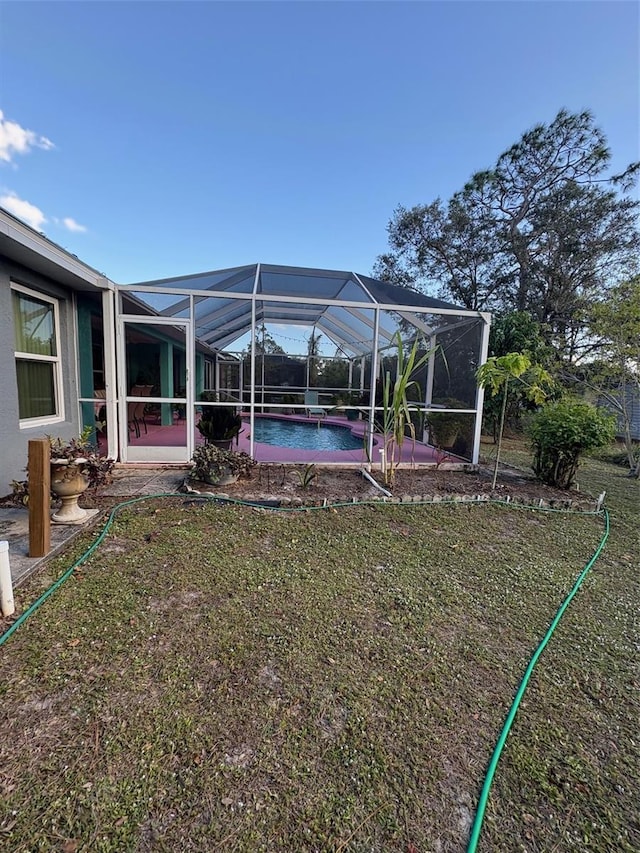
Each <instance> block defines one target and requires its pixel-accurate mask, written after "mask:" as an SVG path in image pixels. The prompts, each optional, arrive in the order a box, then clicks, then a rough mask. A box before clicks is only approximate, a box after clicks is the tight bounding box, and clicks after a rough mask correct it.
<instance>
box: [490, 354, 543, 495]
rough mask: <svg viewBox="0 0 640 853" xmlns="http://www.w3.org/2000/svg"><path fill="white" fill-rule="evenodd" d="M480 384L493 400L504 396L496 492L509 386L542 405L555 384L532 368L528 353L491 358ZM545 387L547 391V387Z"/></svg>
mask: <svg viewBox="0 0 640 853" xmlns="http://www.w3.org/2000/svg"><path fill="white" fill-rule="evenodd" d="M477 377H478V383H479V384H480V385H481V386H482V387H483V388H488V389H489V391H490V392H491V396H492V397H495V396H496V395H497V394H498V393H499V392H500V393H501V395H502V404H501V408H500V420H499V425H498V447H497V449H496V461H495V465H494V469H493V483H492V486H491V488H493V489H495V487H496V480H497V479H498V466H499V464H500V451H501V449H502V436H503V433H504V424H505V419H506V411H507V401H508V399H509V383H511V385H514V384H515V385H516V386H517V387H518V388H519V389H520V393H522V394H524V395H525V396H526V397H527V398H528V399H529V400H531V401H532V402H533V403H535V404H536V405H541V404H542V403H543V402H544V401H545V400H546V398H547V390H546V389H547V388H549V387H550V386H551V384H552V380H551V376H550V375H549V373H547V371H546V370H545V369H544V368H543V367H541V366H540V365H539V364H533V363H532V361H531V358H530V357H529V356H528V355H527V354H526V353H521V352H510V353H507V354H506V355H502V356H492V357H490V358H488V359H487V361H486V362H485V364H483V365H481V366H480V367H479V368H478V371H477ZM545 386H546V387H545Z"/></svg>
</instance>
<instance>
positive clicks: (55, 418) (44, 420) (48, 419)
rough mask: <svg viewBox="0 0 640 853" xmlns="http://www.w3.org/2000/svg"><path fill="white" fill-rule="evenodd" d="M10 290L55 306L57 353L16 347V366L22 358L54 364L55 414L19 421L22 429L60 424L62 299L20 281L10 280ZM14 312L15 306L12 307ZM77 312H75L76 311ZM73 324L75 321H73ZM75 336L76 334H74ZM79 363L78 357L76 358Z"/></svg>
mask: <svg viewBox="0 0 640 853" xmlns="http://www.w3.org/2000/svg"><path fill="white" fill-rule="evenodd" d="M9 287H10V290H11V291H12V292H13V291H16V292H18V293H24V294H25V296H28V297H30V298H31V299H35V300H37V301H39V302H45V303H49V304H50V305H52V306H53V328H54V334H55V345H56V355H54V356H51V355H39V354H37V353H31V352H22V351H21V350H15V349H14V366H15V363H16V362H17V361H18V360H19V359H21V360H22V361H39V362H45V363H46V364H51V365H53V393H54V397H55V401H54V402H55V407H56V414H55V415H46V416H43V417H38V418H21V419H20V421H19V428H20V429H32V428H34V427H41V426H48V425H49V424H58V423H61V422H62V421H64V419H65V405H64V385H63V381H62V354H61V352H60V342H61V337H60V300H59V299H57V298H56V297H55V296H49V294H47V293H42V292H41V291H39V290H34V289H33V288H30V287H25V286H24V285H23V284H18V282H15V281H10V282H9ZM12 312H13V307H12ZM74 313H75V312H74ZM72 325H73V321H72ZM74 338H75V335H74ZM76 364H77V359H76Z"/></svg>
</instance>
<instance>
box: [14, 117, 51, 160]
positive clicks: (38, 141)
mask: <svg viewBox="0 0 640 853" xmlns="http://www.w3.org/2000/svg"><path fill="white" fill-rule="evenodd" d="M54 147H55V146H54V144H53V142H52V141H51V140H50V139H47V137H46V136H40V135H39V134H37V133H35V132H34V131H33V130H27V129H26V128H24V127H21V126H20V125H19V124H18V123H17V122H16V121H9V120H8V119H6V118H5V117H4V113H3V112H2V110H0V160H3V161H4V162H5V163H11V160H12V158H13V155H14V154H27V153H28V152H29V151H30V149H31V148H42V149H44V150H45V151H50V150H51V149H52V148H54Z"/></svg>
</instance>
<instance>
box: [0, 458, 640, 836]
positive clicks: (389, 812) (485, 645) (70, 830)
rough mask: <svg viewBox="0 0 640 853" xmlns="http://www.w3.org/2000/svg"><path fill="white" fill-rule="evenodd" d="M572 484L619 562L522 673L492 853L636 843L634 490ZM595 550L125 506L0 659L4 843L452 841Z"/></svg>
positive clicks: (612, 478)
mask: <svg viewBox="0 0 640 853" xmlns="http://www.w3.org/2000/svg"><path fill="white" fill-rule="evenodd" d="M512 450H514V449H513V448H512ZM516 451H517V448H516V449H515V450H514V452H516ZM508 452H509V451H508ZM583 488H584V489H585V490H586V489H587V488H588V489H589V490H591V491H593V492H599V491H601V490H602V489H603V488H607V490H608V493H609V494H610V495H611V501H610V506H611V511H612V534H611V539H610V543H609V545H608V546H607V548H606V550H605V552H604V554H603V556H602V558H601V559H600V560H599V561H598V563H597V564H596V566H595V567H594V569H593V571H592V573H591V574H590V575H589V577H588V578H587V580H586V581H585V584H584V585H583V588H582V590H581V592H580V593H579V594H578V596H577V597H576V598H575V599H574V602H573V603H572V605H571V607H570V608H569V610H568V611H567V614H566V616H565V618H564V620H563V622H562V623H561V624H560V627H559V628H558V631H557V632H556V634H555V635H554V638H553V640H552V642H551V644H550V646H549V647H548V650H547V651H546V652H545V653H544V655H543V656H542V658H541V660H540V664H539V667H538V669H537V671H536V674H535V675H534V677H533V679H532V682H531V685H530V689H529V691H528V693H527V694H526V696H525V699H524V702H523V704H522V707H521V710H520V712H519V714H518V717H517V718H516V723H515V726H514V729H513V731H512V733H511V735H510V737H509V740H508V741H507V745H506V748H505V752H504V754H503V757H502V760H501V762H500V765H499V768H498V773H497V776H496V781H495V785H494V789H493V792H492V795H491V798H490V801H489V807H488V810H487V818H486V822H485V827H484V830H483V834H482V839H481V843H480V849H481V850H483V851H496V850H500V851H503V850H504V851H507V850H527V851H531V850H540V851H542V850H544V851H551V850H558V851H562V850H576V851H577V850H580V851H581V850H597V851H603V850H628V851H630V850H638V849H640V828H639V826H638V807H637V803H638V796H637V792H638V790H639V789H640V770H639V761H638V759H639V757H640V755H639V746H638V736H637V735H638V719H639V710H640V709H639V703H638V667H637V660H638V641H639V631H638V616H637V612H638V611H637V608H638V601H639V597H638V575H637V562H638V561H637V542H636V540H635V521H634V517H635V515H637V503H636V501H637V497H638V487H637V484H636V483H635V482H632V481H630V480H625V479H624V471H623V470H622V469H616V468H615V467H614V466H611V465H608V464H606V463H604V462H597V463H596V462H592V463H590V464H589V468H588V469H585V472H584V485H583ZM601 534H602V521H601V520H600V519H597V518H595V517H593V516H580V515H575V514H573V515H568V514H561V513H541V512H532V511H527V510H516V509H506V508H501V507H494V506H441V505H436V506H429V507H419V506H407V507H403V506H383V505H377V506H371V507H357V506H354V507H349V508H346V509H342V510H339V511H334V510H314V511H305V512H301V513H272V512H268V511H258V510H255V509H247V508H240V507H223V506H215V505H211V504H207V505H200V504H198V503H194V502H192V501H189V500H181V499H171V500H167V501H164V502H162V501H155V502H149V503H142V504H137V505H136V506H134V507H131V508H129V509H127V510H125V511H123V512H122V513H121V514H120V515H119V516H118V519H117V522H116V524H115V525H114V527H113V528H112V531H111V533H110V534H109V536H108V538H107V539H106V540H105V542H104V543H103V545H102V546H101V547H100V549H99V550H98V551H97V552H96V553H95V554H94V555H93V557H92V558H91V559H90V560H89V561H88V562H87V563H86V564H85V565H84V567H83V568H82V570H81V571H80V572H78V573H76V574H75V575H74V576H73V577H72V578H71V579H70V580H69V581H68V582H67V583H66V584H65V585H64V586H63V587H62V588H61V589H60V590H59V591H58V592H57V593H56V594H55V595H54V596H52V597H51V598H50V599H49V600H48V601H47V602H46V604H45V605H43V607H42V608H41V609H40V610H39V611H38V612H37V614H35V615H34V616H33V617H32V618H31V619H30V620H28V621H27V622H26V623H25V625H23V626H22V627H21V628H20V629H19V630H18V631H17V632H16V633H15V634H14V636H13V637H12V638H11V639H10V640H9V641H8V642H7V643H6V644H5V645H4V646H3V647H2V649H1V651H0V655H1V659H0V685H1V686H0V690H1V691H2V700H3V702H2V733H3V736H2V740H1V742H0V794H1V796H0V846H2V845H5V848H4V849H8V850H11V851H36V850H37V851H48V850H52V851H53V850H56V851H58V850H60V851H66V853H69V851H151V850H153V851H172V853H173V851H178V850H179V851H191V850H193V851H211V850H225V851H243V853H244V851H254V850H255V851H261V850H263V851H296V853H297V851H394V850H397V851H408V850H414V851H419V853H426V851H435V850H441V851H449V850H461V849H464V846H465V844H466V840H467V838H468V834H469V828H470V823H471V821H472V818H473V814H474V809H475V804H476V802H477V797H478V794H479V790H480V787H481V785H482V780H483V777H484V772H485V769H486V765H487V762H488V760H489V757H490V755H491V752H492V750H493V747H494V744H495V740H496V738H497V736H498V733H499V731H500V728H501V726H502V723H503V721H504V717H505V715H506V713H507V710H508V708H509V705H510V703H511V700H512V697H513V694H514V693H515V690H516V689H517V686H518V684H519V682H520V679H521V676H522V673H523V671H524V669H525V667H526V664H527V662H528V660H529V658H530V656H531V654H532V652H533V650H534V649H535V648H536V646H537V644H538V642H539V640H540V638H541V637H542V635H543V634H544V632H545V630H546V628H547V626H548V624H549V622H550V621H551V619H552V617H553V615H554V614H555V611H556V609H557V607H558V605H559V604H560V602H561V601H562V599H563V598H564V596H565V595H566V594H567V592H568V591H569V589H570V587H571V584H572V583H573V580H574V579H575V577H576V576H577V575H578V574H579V572H580V570H581V569H582V567H583V565H584V564H585V563H586V561H587V560H588V559H589V557H590V555H591V554H592V553H593V551H594V549H595V547H596V546H597V544H598V541H599V540H600V537H601ZM85 546H86V543H85ZM82 548H83V546H82V545H77V546H76V551H77V552H78V553H80V552H81V550H82ZM74 556H75V554H74V555H67V556H66V557H65V558H64V559H58V560H57V561H55V562H54V563H52V564H51V565H50V567H49V570H48V576H47V578H39V579H34V580H33V581H32V582H31V584H30V585H29V586H28V587H26V588H25V589H24V590H20V599H21V600H23V603H24V598H25V596H26V597H27V598H31V599H33V598H35V597H36V595H37V594H38V592H39V591H40V589H38V587H40V588H42V586H43V585H45V584H47V583H49V582H51V580H52V579H53V577H55V576H56V575H57V574H59V573H60V572H61V571H62V570H63V569H64V568H65V567H66V566H68V565H69V564H70V563H71V562H72V559H73V557H74Z"/></svg>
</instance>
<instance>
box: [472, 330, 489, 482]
mask: <svg viewBox="0 0 640 853" xmlns="http://www.w3.org/2000/svg"><path fill="white" fill-rule="evenodd" d="M490 328H491V314H485V313H483V314H482V341H481V343H480V360H479V363H478V366H479V367H481V366H482V365H483V364H484V363H485V362H486V360H487V355H488V353H489V330H490ZM483 404H484V388H483V387H482V386H481V385H480V384H479V383H478V385H477V388H476V422H475V429H474V433H473V456H472V457H471V461H472V462H473V464H474V465H477V464H478V460H479V459H480V436H481V434H482V406H483Z"/></svg>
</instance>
